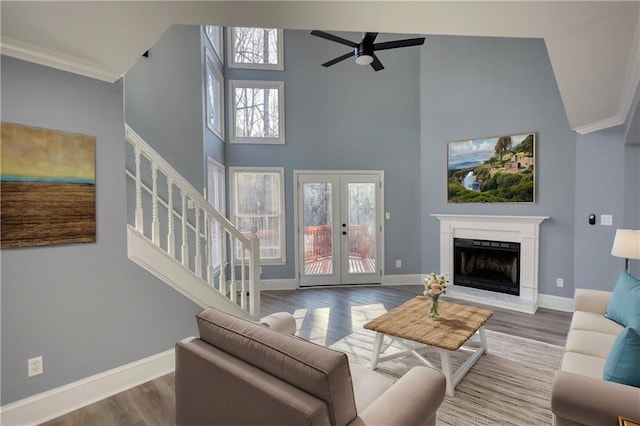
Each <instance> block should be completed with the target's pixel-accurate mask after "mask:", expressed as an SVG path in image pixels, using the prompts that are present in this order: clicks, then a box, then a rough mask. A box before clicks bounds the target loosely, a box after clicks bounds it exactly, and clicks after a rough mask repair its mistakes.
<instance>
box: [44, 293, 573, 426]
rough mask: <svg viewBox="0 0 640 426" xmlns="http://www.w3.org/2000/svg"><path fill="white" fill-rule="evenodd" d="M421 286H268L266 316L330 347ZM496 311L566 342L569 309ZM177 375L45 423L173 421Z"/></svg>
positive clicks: (514, 329)
mask: <svg viewBox="0 0 640 426" xmlns="http://www.w3.org/2000/svg"><path fill="white" fill-rule="evenodd" d="M421 292H422V286H418V285H413V286H397V287H380V286H370V287H369V286H367V287H365V286H354V287H330V288H310V289H304V290H286V291H265V292H263V293H262V315H268V314H270V313H273V312H279V311H287V312H290V313H292V314H294V315H295V316H296V317H297V318H298V323H299V331H298V335H299V336H301V337H304V338H306V339H308V340H312V341H314V342H317V343H321V344H324V345H326V346H330V345H331V344H333V343H335V342H337V341H338V340H340V339H342V338H343V337H345V336H348V335H349V334H351V333H352V332H353V327H352V323H351V308H352V307H353V306H362V305H371V304H382V305H383V306H384V307H385V308H386V309H387V310H390V309H392V308H394V307H396V306H398V305H400V304H402V303H404V302H406V301H407V300H408V299H410V298H412V297H414V296H416V295H418V294H421ZM449 300H451V301H455V302H459V303H463V304H469V305H475V306H480V307H486V308H488V309H491V310H492V311H493V312H494V314H493V317H491V319H490V320H489V321H488V322H487V324H486V328H487V329H489V330H493V331H498V332H502V333H506V334H511V335H514V336H520V337H525V338H528V339H533V340H538V341H543V342H547V343H551V344H555V345H561V346H563V345H564V343H565V340H566V336H567V332H568V330H569V322H570V320H571V314H570V313H567V312H559V311H554V310H550V309H538V311H537V312H536V313H535V314H534V315H530V314H524V313H519V312H513V311H509V310H505V309H500V308H495V307H491V306H484V305H479V304H475V303H469V302H464V301H456V300H454V299H449ZM174 415H175V406H174V379H173V374H168V375H166V376H163V377H160V378H158V379H155V380H153V381H150V382H148V383H144V384H142V385H140V386H137V387H135V388H133V389H129V390H127V391H125V392H121V393H119V394H116V395H114V396H112V397H110V398H107V399H104V400H102V401H99V402H96V403H94V404H91V405H89V406H86V407H83V408H81V409H78V410H75V411H73V412H71V413H68V414H66V415H64V416H61V417H58V418H56V419H53V420H51V421H48V422H46V423H43V425H46V426H80V425H82V426H85V425H91V426H115V425H118V426H120V425H127V426H142V425H150V426H162V425H174V424H175V420H174Z"/></svg>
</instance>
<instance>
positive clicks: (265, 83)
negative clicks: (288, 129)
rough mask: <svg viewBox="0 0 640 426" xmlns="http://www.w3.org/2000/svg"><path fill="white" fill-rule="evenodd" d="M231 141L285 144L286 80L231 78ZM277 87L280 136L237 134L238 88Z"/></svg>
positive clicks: (229, 99) (229, 97)
mask: <svg viewBox="0 0 640 426" xmlns="http://www.w3.org/2000/svg"><path fill="white" fill-rule="evenodd" d="M228 84H229V88H228V90H229V92H228V93H229V96H228V97H227V99H228V102H229V104H228V110H229V129H230V131H229V133H230V135H229V142H230V143H245V144H246V143H248V144H260V145H284V144H285V135H284V132H285V125H284V118H285V117H284V114H285V107H284V81H276V80H229V82H228ZM237 88H249V89H275V90H277V91H278V121H279V122H278V137H250V136H237V135H236V105H235V101H236V89H237Z"/></svg>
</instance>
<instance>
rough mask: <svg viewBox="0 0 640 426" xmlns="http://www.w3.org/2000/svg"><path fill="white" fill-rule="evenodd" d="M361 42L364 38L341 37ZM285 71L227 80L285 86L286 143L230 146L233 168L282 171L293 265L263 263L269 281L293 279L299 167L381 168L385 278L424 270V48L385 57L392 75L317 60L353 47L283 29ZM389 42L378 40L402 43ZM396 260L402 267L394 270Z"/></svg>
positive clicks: (230, 74)
mask: <svg viewBox="0 0 640 426" xmlns="http://www.w3.org/2000/svg"><path fill="white" fill-rule="evenodd" d="M342 36H344V37H346V38H349V39H352V40H357V39H358V38H359V37H361V34H355V33H343V34H342ZM284 37H285V40H284V43H285V59H284V61H285V70H284V71H252V70H240V69H233V68H232V69H227V70H226V77H227V78H229V79H247V80H249V79H262V80H282V81H284V82H285V88H284V90H285V114H286V119H285V125H286V129H285V138H286V145H266V146H259V145H245V144H229V143H228V144H227V146H226V163H227V166H274V167H275V166H279V167H284V168H285V191H286V192H285V202H286V212H287V213H286V214H287V217H286V222H287V229H286V233H287V241H286V244H287V264H286V265H285V266H265V267H263V277H264V278H293V277H294V267H295V265H294V262H295V260H294V230H293V221H294V218H293V214H294V208H293V190H294V182H293V171H294V170H295V169H299V170H384V172H385V211H388V212H390V213H391V220H390V221H385V226H386V233H385V238H386V239H385V250H386V265H385V266H386V268H385V273H386V274H416V273H420V272H421V271H420V240H419V234H418V232H417V229H418V227H419V226H420V204H419V201H418V198H417V197H416V194H417V193H418V191H419V188H420V187H419V171H418V170H419V167H420V164H419V161H418V160H419V152H420V146H419V131H420V121H419V118H420V117H419V110H420V102H419V92H418V90H417V83H418V81H419V70H420V60H419V58H420V48H406V49H398V50H389V51H385V52H381V53H380V55H379V57H380V60H381V61H382V62H383V64H384V65H385V67H386V69H384V70H382V71H379V72H374V71H373V70H372V69H371V68H370V67H361V66H358V65H356V64H355V63H354V62H353V60H347V61H344V62H341V63H339V64H337V65H334V66H333V67H330V68H324V67H322V66H321V65H320V64H322V63H323V62H326V61H328V60H330V59H333V58H334V57H336V56H339V55H342V54H344V53H345V52H347V51H348V48H345V46H341V45H339V44H336V43H332V42H329V41H327V40H322V39H319V38H317V37H313V36H311V35H310V34H309V32H307V31H285V33H284ZM398 38H403V36H396V37H385V36H383V35H380V37H379V40H377V41H386V40H388V39H398ZM395 259H402V263H403V268H402V269H396V268H395V264H394V261H395Z"/></svg>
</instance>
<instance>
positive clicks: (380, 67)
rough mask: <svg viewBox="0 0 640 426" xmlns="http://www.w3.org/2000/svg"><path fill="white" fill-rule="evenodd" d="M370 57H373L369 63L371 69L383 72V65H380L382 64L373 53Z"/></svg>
mask: <svg viewBox="0 0 640 426" xmlns="http://www.w3.org/2000/svg"><path fill="white" fill-rule="evenodd" d="M371 56H373V62H371V68H373V69H374V70H375V71H380V70H383V69H384V65H382V62H380V59H378V57H377V56H376V55H375V53H372V54H371Z"/></svg>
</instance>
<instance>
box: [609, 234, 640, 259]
mask: <svg viewBox="0 0 640 426" xmlns="http://www.w3.org/2000/svg"><path fill="white" fill-rule="evenodd" d="M611 254H612V255H614V256H618V257H624V258H627V259H640V230H634V229H618V230H616V237H615V239H614V240H613V247H612V248H611Z"/></svg>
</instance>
